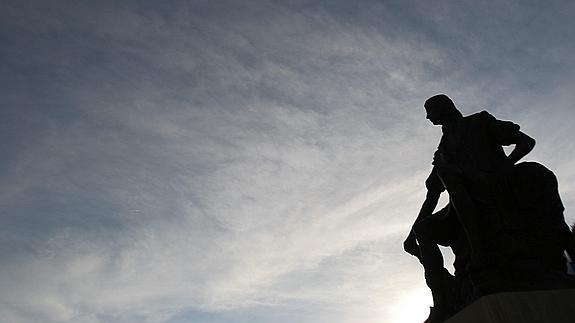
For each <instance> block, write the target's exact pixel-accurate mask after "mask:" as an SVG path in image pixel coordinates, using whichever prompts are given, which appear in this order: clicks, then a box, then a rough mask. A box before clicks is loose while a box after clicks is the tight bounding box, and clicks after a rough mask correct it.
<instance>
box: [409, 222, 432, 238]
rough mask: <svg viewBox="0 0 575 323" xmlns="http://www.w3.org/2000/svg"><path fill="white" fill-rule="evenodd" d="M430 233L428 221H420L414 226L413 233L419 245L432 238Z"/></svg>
mask: <svg viewBox="0 0 575 323" xmlns="http://www.w3.org/2000/svg"><path fill="white" fill-rule="evenodd" d="M429 231H430V228H429V225H428V223H427V222H426V221H420V222H417V223H415V224H414V225H413V232H414V233H415V237H416V238H417V241H418V242H419V243H422V242H426V241H429V240H430V238H431V236H430V232H429Z"/></svg>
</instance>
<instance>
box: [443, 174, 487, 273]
mask: <svg viewBox="0 0 575 323" xmlns="http://www.w3.org/2000/svg"><path fill="white" fill-rule="evenodd" d="M437 174H438V176H439V178H440V179H441V181H442V182H443V185H444V186H445V188H446V190H447V192H448V193H449V198H450V203H451V205H452V206H453V207H454V209H455V211H456V213H457V217H458V219H459V222H460V223H461V226H462V228H463V230H464V232H465V234H466V237H467V240H468V241H469V246H470V248H471V257H472V261H473V262H474V263H475V264H476V265H478V264H480V263H482V262H483V261H484V250H483V249H484V248H483V247H484V246H483V241H482V239H481V231H480V229H479V224H478V221H479V213H478V211H477V208H476V206H475V204H474V202H473V200H472V199H471V196H470V195H469V193H468V190H467V188H466V187H465V185H464V182H463V174H462V172H461V171H460V170H459V169H458V168H456V167H450V166H441V167H439V168H438V169H437Z"/></svg>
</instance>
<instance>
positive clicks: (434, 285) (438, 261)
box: [413, 217, 447, 307]
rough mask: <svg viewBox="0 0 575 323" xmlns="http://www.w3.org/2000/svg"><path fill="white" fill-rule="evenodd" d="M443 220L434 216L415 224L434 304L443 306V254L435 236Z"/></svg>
mask: <svg viewBox="0 0 575 323" xmlns="http://www.w3.org/2000/svg"><path fill="white" fill-rule="evenodd" d="M440 222H441V221H437V220H436V219H434V218H429V217H428V218H424V219H422V220H421V221H419V222H417V223H415V224H414V226H413V230H414V232H415V236H416V237H417V242H418V245H419V252H420V255H419V261H420V262H421V264H422V265H423V269H424V271H425V282H426V283H427V286H428V287H429V289H431V294H432V296H433V304H434V305H435V306H436V307H437V306H442V304H444V303H445V288H446V286H445V281H444V280H445V274H446V272H447V270H446V269H445V268H444V262H443V255H442V254H441V250H440V249H439V246H438V245H437V241H436V239H435V236H436V235H438V234H440V232H438V231H439V230H440V229H441V228H440V225H441V223H440Z"/></svg>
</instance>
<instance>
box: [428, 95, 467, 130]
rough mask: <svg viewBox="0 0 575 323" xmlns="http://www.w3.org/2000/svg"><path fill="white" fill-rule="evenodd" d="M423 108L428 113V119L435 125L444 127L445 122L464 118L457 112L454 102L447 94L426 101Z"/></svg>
mask: <svg viewBox="0 0 575 323" xmlns="http://www.w3.org/2000/svg"><path fill="white" fill-rule="evenodd" d="M423 106H424V107H425V111H426V112H427V115H426V118H427V119H428V120H429V121H431V123H433V124H434V125H443V124H445V122H449V121H450V120H455V119H458V118H461V117H462V116H463V115H462V114H461V112H459V110H457V108H456V107H455V104H453V101H451V99H450V98H449V97H448V96H447V95H445V94H438V95H434V96H432V97H430V98H429V99H427V100H426V101H425V104H424V105H423Z"/></svg>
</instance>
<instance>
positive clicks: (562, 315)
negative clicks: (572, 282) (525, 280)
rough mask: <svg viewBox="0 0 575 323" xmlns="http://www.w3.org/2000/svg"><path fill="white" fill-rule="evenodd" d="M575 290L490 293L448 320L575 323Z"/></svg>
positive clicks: (460, 322)
mask: <svg viewBox="0 0 575 323" xmlns="http://www.w3.org/2000/svg"><path fill="white" fill-rule="evenodd" d="M573 322H575V289H563V290H547V291H530V292H511V293H500V294H494V295H488V296H485V297H482V298H480V299H479V300H477V301H476V302H474V303H472V304H471V305H469V306H467V307H466V308H464V309H463V310H461V311H460V312H459V313H457V314H455V315H454V316H452V317H451V318H450V319H449V320H447V321H445V323H573Z"/></svg>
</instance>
